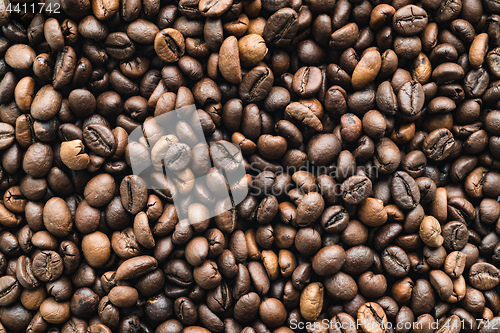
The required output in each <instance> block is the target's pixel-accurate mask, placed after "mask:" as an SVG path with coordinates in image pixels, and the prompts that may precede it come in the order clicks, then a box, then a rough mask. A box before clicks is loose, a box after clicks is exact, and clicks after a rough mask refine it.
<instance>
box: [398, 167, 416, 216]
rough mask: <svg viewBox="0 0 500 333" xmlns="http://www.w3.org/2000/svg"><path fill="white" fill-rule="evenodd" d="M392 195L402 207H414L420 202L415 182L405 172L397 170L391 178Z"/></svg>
mask: <svg viewBox="0 0 500 333" xmlns="http://www.w3.org/2000/svg"><path fill="white" fill-rule="evenodd" d="M391 185H392V197H393V199H394V201H395V202H396V204H397V205H398V206H399V207H401V208H403V209H412V208H415V207H416V206H417V205H418V203H419V202H420V191H419V190H418V186H417V183H416V182H415V180H414V179H413V178H412V177H410V175H408V174H407V173H405V172H401V171H398V172H396V173H394V176H393V178H392V184H391Z"/></svg>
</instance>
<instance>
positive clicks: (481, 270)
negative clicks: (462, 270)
mask: <svg viewBox="0 0 500 333" xmlns="http://www.w3.org/2000/svg"><path fill="white" fill-rule="evenodd" d="M469 280H470V283H471V284H472V286H473V287H474V288H476V289H479V290H489V289H492V288H494V287H495V286H497V285H498V283H499V282H500V280H499V271H498V268H496V267H495V266H493V265H492V264H489V263H485V262H483V263H476V264H474V265H472V267H471V268H470V271H469Z"/></svg>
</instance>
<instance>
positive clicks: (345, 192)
mask: <svg viewBox="0 0 500 333" xmlns="http://www.w3.org/2000/svg"><path fill="white" fill-rule="evenodd" d="M340 190H341V191H342V199H343V200H344V201H345V202H346V203H348V204H358V203H360V202H361V201H363V200H364V199H366V198H367V197H368V196H369V195H370V193H371V191H372V182H371V180H370V179H369V178H368V177H366V176H361V175H355V176H351V177H349V178H348V179H346V180H345V181H344V182H343V183H342V186H341V188H340Z"/></svg>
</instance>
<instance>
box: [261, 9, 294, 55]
mask: <svg viewBox="0 0 500 333" xmlns="http://www.w3.org/2000/svg"><path fill="white" fill-rule="evenodd" d="M298 30H299V23H298V14H297V12H296V11H295V10H293V9H291V8H281V9H279V10H278V11H276V12H275V13H274V14H273V15H271V17H269V19H268V20H267V22H266V25H265V27H264V31H263V33H262V37H264V39H265V40H266V42H267V43H270V44H271V45H275V46H277V47H280V48H286V47H287V46H288V44H289V43H290V42H291V41H292V40H293V38H294V37H295V35H296V34H297V32H298Z"/></svg>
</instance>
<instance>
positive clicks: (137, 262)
mask: <svg viewBox="0 0 500 333" xmlns="http://www.w3.org/2000/svg"><path fill="white" fill-rule="evenodd" d="M157 266H158V262H157V260H156V259H155V258H153V257H151V256H138V257H134V258H130V259H128V260H126V261H124V262H123V263H122V264H121V265H120V266H118V269H117V270H116V275H115V278H116V279H117V280H130V279H135V278H137V277H140V276H142V275H144V274H146V273H149V272H151V271H153V270H155V269H156V267H157Z"/></svg>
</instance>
